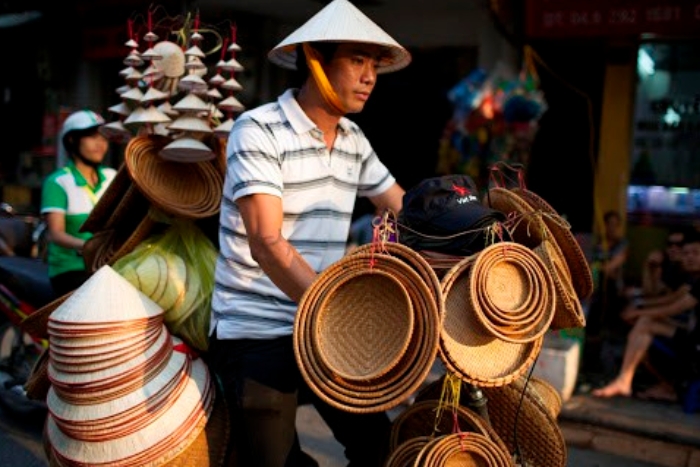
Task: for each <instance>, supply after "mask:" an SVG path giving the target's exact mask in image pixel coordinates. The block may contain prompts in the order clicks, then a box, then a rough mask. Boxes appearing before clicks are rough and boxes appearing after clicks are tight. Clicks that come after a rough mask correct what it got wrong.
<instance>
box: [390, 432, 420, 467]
mask: <svg viewBox="0 0 700 467" xmlns="http://www.w3.org/2000/svg"><path fill="white" fill-rule="evenodd" d="M431 439H432V438H431V437H429V436H417V437H415V438H410V439H407V440H406V441H404V442H403V443H401V444H400V445H398V446H396V448H395V449H393V450H392V451H391V454H390V455H389V458H388V459H387V461H386V464H385V467H411V466H413V464H414V462H415V461H416V458H417V457H418V454H420V452H421V450H422V449H423V447H424V446H425V445H426V444H428V442H429V441H430V440H431Z"/></svg>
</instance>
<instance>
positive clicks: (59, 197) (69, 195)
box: [41, 161, 117, 277]
mask: <svg viewBox="0 0 700 467" xmlns="http://www.w3.org/2000/svg"><path fill="white" fill-rule="evenodd" d="M116 174H117V171H116V170H115V169H113V168H111V167H104V166H100V167H99V168H98V169H97V185H96V186H95V187H90V185H89V184H88V182H87V180H85V177H83V175H82V174H81V173H80V172H79V171H78V169H77V168H76V167H75V164H73V162H72V161H70V162H68V165H67V166H66V167H64V168H62V169H59V170H56V171H55V172H53V173H52V174H50V175H49V176H48V177H47V178H46V179H45V180H44V183H43V186H42V189H41V213H42V214H47V213H49V212H62V213H63V214H64V215H65V225H66V233H67V234H68V235H71V236H73V237H77V238H82V239H84V240H87V239H89V238H90V237H92V234H91V233H90V232H80V227H82V225H83V223H84V222H85V220H86V219H87V218H88V215H89V214H90V212H91V211H92V208H93V207H94V206H95V204H97V201H98V200H99V199H100V197H102V195H103V194H104V192H105V190H107V187H108V186H109V184H110V183H112V180H114V176H115V175H116ZM48 263H49V277H53V276H55V275H57V274H61V273H64V272H68V271H81V270H83V269H85V260H84V259H83V257H82V256H80V255H79V254H78V252H77V251H76V250H74V249H71V248H64V247H62V246H58V245H56V244H55V243H49V251H48Z"/></svg>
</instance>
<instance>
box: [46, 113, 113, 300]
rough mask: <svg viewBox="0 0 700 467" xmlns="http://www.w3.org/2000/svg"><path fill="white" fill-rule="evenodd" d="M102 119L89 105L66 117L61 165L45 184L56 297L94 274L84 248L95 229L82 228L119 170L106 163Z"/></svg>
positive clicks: (51, 278)
mask: <svg viewBox="0 0 700 467" xmlns="http://www.w3.org/2000/svg"><path fill="white" fill-rule="evenodd" d="M104 123H105V121H104V118H102V116H101V115H99V114H97V113H95V112H93V111H91V110H80V111H77V112H74V113H72V114H71V115H69V116H68V118H66V120H65V122H64V123H63V126H62V128H61V133H60V142H59V148H58V160H57V165H58V168H57V169H56V170H55V171H54V172H53V173H51V174H49V176H48V177H47V178H46V179H45V180H44V183H43V186H42V191H41V214H42V215H43V216H44V218H45V220H46V225H47V240H48V254H47V262H48V266H49V278H50V280H51V286H52V287H53V291H54V295H55V296H56V297H60V296H62V295H65V294H66V293H68V292H70V291H72V290H75V289H76V288H78V287H79V286H80V285H82V284H83V282H85V280H87V278H88V277H90V272H89V271H88V270H87V269H86V266H85V261H84V260H83V256H82V250H83V245H84V244H85V241H86V240H88V239H89V238H90V237H91V236H92V234H91V233H89V232H80V228H81V227H82V225H83V223H84V222H85V220H86V219H87V217H88V215H89V214H90V212H91V211H92V209H93V207H94V206H95V204H97V201H98V200H99V199H100V197H101V196H102V194H103V193H104V192H105V190H107V187H108V186H109V184H110V183H111V182H112V180H113V179H114V177H115V175H116V173H117V171H116V170H115V169H113V168H111V167H105V166H103V165H102V162H103V161H104V158H105V156H106V155H107V151H108V149H109V146H108V142H107V139H106V138H105V137H104V136H102V134H101V133H100V131H99V130H100V127H101V126H102V125H104Z"/></svg>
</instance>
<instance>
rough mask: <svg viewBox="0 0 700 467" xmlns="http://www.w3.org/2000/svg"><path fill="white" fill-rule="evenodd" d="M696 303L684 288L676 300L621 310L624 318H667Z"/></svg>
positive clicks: (682, 311) (690, 307)
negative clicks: (683, 291)
mask: <svg viewBox="0 0 700 467" xmlns="http://www.w3.org/2000/svg"><path fill="white" fill-rule="evenodd" d="M697 304H698V300H697V299H696V298H695V297H694V296H693V295H692V294H691V293H690V290H688V289H686V291H685V293H684V294H682V295H680V296H679V297H678V298H677V299H676V300H674V301H672V302H670V303H666V304H663V305H657V306H652V307H649V308H641V309H632V308H627V309H625V310H624V311H623V313H622V317H623V318H624V319H635V318H639V317H641V316H648V317H650V318H668V317H671V316H676V315H680V314H681V313H684V312H685V311H687V310H690V309H692V308H694V307H695V306H696V305H697Z"/></svg>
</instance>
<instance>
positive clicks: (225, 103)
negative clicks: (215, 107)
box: [219, 96, 245, 112]
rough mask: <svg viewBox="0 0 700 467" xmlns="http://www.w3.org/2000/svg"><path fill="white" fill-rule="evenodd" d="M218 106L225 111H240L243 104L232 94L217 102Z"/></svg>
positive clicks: (243, 107) (242, 108)
mask: <svg viewBox="0 0 700 467" xmlns="http://www.w3.org/2000/svg"><path fill="white" fill-rule="evenodd" d="M219 108H220V109H221V110H226V111H227V112H242V111H243V110H245V106H244V105H243V104H241V103H240V101H239V100H238V99H236V98H235V97H233V96H228V97H227V98H226V99H224V100H222V101H221V102H219Z"/></svg>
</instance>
